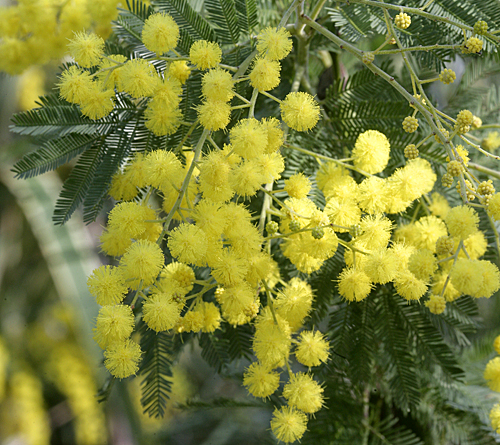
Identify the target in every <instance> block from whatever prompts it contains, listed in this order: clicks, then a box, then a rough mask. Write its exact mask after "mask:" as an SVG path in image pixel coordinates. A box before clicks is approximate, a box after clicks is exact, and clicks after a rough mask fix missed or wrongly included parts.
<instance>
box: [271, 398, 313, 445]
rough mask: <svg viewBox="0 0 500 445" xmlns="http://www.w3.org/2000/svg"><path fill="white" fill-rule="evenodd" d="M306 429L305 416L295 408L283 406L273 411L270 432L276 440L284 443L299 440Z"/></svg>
mask: <svg viewBox="0 0 500 445" xmlns="http://www.w3.org/2000/svg"><path fill="white" fill-rule="evenodd" d="M306 429H307V416H306V415H305V414H304V413H303V412H302V411H299V410H297V409H295V408H292V407H289V406H283V407H281V409H279V410H278V409H275V410H274V413H273V418H272V419H271V430H272V432H273V434H274V435H275V436H276V438H277V439H278V440H280V441H282V442H285V443H291V442H295V441H296V440H299V439H300V438H301V437H302V436H303V435H304V433H305V432H306Z"/></svg>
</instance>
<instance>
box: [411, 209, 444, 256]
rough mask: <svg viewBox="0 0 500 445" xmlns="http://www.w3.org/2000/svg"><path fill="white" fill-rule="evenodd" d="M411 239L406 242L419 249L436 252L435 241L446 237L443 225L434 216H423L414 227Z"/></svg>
mask: <svg viewBox="0 0 500 445" xmlns="http://www.w3.org/2000/svg"><path fill="white" fill-rule="evenodd" d="M412 235H413V236H412V237H411V238H408V239H407V242H408V243H409V244H411V245H413V246H415V247H417V248H419V249H427V250H430V251H431V252H432V253H435V252H436V241H437V240H438V239H439V238H441V237H442V236H447V235H448V232H447V230H446V225H445V223H444V222H443V221H442V220H441V219H439V218H438V217H436V216H424V217H422V218H420V219H419V220H418V221H417V222H416V223H415V225H414V231H413V232H412Z"/></svg>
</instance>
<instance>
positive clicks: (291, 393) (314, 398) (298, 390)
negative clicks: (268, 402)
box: [283, 372, 324, 414]
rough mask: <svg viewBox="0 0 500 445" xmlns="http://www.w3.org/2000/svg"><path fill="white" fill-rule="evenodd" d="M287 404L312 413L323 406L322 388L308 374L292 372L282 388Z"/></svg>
mask: <svg viewBox="0 0 500 445" xmlns="http://www.w3.org/2000/svg"><path fill="white" fill-rule="evenodd" d="M283 397H284V398H285V399H287V400H288V404H289V405H290V406H292V407H294V408H297V409H299V410H300V411H303V412H305V413H307V414H313V413H315V412H317V411H319V410H320V409H321V407H322V406H323V402H324V400H323V388H322V387H321V385H320V384H319V383H318V382H316V381H314V380H313V378H312V376H311V375H310V374H305V373H303V372H299V373H297V374H292V375H291V376H290V380H289V381H288V383H287V384H286V385H285V386H284V388H283Z"/></svg>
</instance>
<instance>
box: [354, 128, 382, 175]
mask: <svg viewBox="0 0 500 445" xmlns="http://www.w3.org/2000/svg"><path fill="white" fill-rule="evenodd" d="M390 150H391V146H390V144H389V141H388V140H387V137H386V136H385V134H383V133H380V131H377V130H368V131H365V132H364V133H361V134H360V135H359V136H358V138H357V139H356V143H355V144H354V149H353V150H352V157H353V158H354V166H355V167H356V168H358V169H360V170H363V171H365V172H367V173H380V172H381V171H382V170H384V168H385V167H386V166H387V163H388V162H389V153H390Z"/></svg>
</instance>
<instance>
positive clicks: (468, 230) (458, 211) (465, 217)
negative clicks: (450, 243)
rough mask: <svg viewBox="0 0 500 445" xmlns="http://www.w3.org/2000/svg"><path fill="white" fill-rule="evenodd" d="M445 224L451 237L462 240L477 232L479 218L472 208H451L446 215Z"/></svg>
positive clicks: (464, 206)
mask: <svg viewBox="0 0 500 445" xmlns="http://www.w3.org/2000/svg"><path fill="white" fill-rule="evenodd" d="M445 222H446V226H447V227H448V231H449V232H450V235H451V236H456V237H457V238H460V239H462V240H464V239H467V238H468V237H469V236H470V235H472V234H473V233H474V232H476V231H477V225H478V224H479V216H478V215H477V213H476V211H475V210H474V209H473V208H472V207H469V206H466V205H462V206H458V207H453V208H452V209H451V210H450V211H449V212H448V214H447V215H446V219H445Z"/></svg>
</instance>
